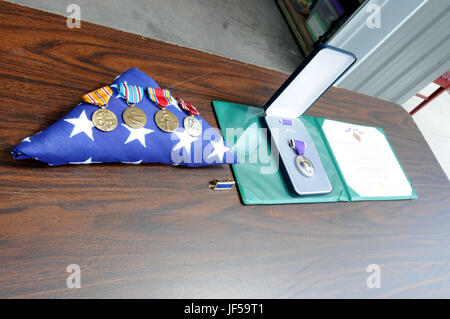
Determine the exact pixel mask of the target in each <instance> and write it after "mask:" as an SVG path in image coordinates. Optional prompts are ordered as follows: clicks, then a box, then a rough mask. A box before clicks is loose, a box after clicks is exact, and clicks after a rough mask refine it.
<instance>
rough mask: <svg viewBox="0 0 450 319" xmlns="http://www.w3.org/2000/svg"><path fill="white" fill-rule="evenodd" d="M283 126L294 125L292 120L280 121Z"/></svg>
mask: <svg viewBox="0 0 450 319" xmlns="http://www.w3.org/2000/svg"><path fill="white" fill-rule="evenodd" d="M280 123H281V124H282V125H292V120H280Z"/></svg>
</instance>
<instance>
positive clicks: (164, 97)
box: [147, 87, 174, 109]
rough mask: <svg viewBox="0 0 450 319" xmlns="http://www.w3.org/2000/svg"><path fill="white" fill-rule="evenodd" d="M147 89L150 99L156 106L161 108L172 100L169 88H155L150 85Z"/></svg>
mask: <svg viewBox="0 0 450 319" xmlns="http://www.w3.org/2000/svg"><path fill="white" fill-rule="evenodd" d="M147 90H148V96H149V97H150V100H152V101H153V102H154V103H155V104H156V105H157V106H158V107H160V108H162V109H163V108H165V107H166V106H167V105H169V104H172V103H173V102H174V101H173V98H172V96H171V95H170V92H169V90H164V89H155V88H151V87H149V88H148V89H147Z"/></svg>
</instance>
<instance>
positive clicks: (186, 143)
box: [172, 130, 198, 155]
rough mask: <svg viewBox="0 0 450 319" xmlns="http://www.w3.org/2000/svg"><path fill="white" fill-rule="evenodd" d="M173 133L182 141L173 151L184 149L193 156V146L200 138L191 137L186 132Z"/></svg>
mask: <svg viewBox="0 0 450 319" xmlns="http://www.w3.org/2000/svg"><path fill="white" fill-rule="evenodd" d="M173 133H174V134H175V135H176V136H177V137H178V138H179V139H180V141H179V142H178V143H177V145H175V146H174V148H173V150H172V151H176V150H179V149H180V148H183V147H184V148H185V149H186V151H187V153H188V154H189V155H191V148H192V146H191V144H192V143H193V142H195V141H196V140H198V138H197V137H193V136H191V135H189V134H188V133H186V131H185V130H183V131H175V132H173Z"/></svg>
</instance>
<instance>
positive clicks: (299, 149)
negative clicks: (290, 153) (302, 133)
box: [289, 139, 306, 156]
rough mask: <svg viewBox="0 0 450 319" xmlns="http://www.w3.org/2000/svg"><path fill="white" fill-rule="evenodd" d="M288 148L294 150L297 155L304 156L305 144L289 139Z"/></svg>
mask: <svg viewBox="0 0 450 319" xmlns="http://www.w3.org/2000/svg"><path fill="white" fill-rule="evenodd" d="M289 146H290V147H292V148H293V149H294V151H295V152H296V153H297V155H300V156H301V155H303V154H305V148H306V144H305V142H302V141H299V140H296V139H290V140H289Z"/></svg>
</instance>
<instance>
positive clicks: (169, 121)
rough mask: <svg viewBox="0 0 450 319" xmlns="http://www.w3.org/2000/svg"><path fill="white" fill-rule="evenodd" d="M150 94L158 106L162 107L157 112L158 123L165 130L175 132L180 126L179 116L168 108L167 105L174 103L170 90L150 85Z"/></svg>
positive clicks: (156, 120) (156, 119) (156, 121)
mask: <svg viewBox="0 0 450 319" xmlns="http://www.w3.org/2000/svg"><path fill="white" fill-rule="evenodd" d="M148 95H149V97H150V99H151V100H152V101H153V102H154V103H155V104H156V106H158V107H159V108H160V109H161V110H159V111H158V112H156V114H155V123H156V125H157V126H158V127H159V128H160V129H161V130H163V131H164V132H168V133H171V132H175V130H176V129H177V128H178V126H179V123H178V118H177V117H176V116H175V114H173V113H172V112H170V111H169V110H166V107H167V106H168V105H169V104H172V103H174V101H173V99H172V97H171V96H170V93H169V91H168V90H164V89H155V88H151V87H149V88H148Z"/></svg>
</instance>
